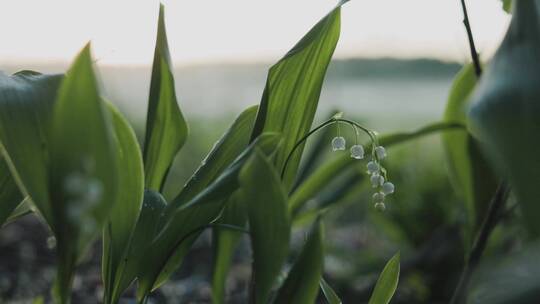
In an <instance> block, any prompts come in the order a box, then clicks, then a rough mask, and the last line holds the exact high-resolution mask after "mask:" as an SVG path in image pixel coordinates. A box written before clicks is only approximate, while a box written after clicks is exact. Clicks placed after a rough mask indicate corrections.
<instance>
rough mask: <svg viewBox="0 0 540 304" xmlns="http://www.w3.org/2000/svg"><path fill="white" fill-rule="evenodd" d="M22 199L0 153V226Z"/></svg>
mask: <svg viewBox="0 0 540 304" xmlns="http://www.w3.org/2000/svg"><path fill="white" fill-rule="evenodd" d="M22 200H23V196H22V194H21V191H20V190H19V187H17V184H16V183H15V180H14V179H13V177H12V176H11V172H10V171H9V168H8V164H7V163H6V160H5V159H4V157H3V156H2V155H0V227H2V225H4V223H5V222H6V220H8V218H9V217H10V216H11V214H12V213H13V212H14V210H15V209H16V208H17V206H18V205H19V204H21V202H22Z"/></svg>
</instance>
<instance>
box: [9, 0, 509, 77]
mask: <svg viewBox="0 0 540 304" xmlns="http://www.w3.org/2000/svg"><path fill="white" fill-rule="evenodd" d="M162 2H163V3H164V4H165V7H166V11H165V13H166V25H167V31H168V36H169V45H170V49H171V56H172V58H173V61H174V62H175V63H176V64H179V65H186V64H194V63H205V62H222V61H234V62H237V61H241V62H250V61H268V60H270V61H275V60H277V59H278V58H279V57H281V56H282V55H283V54H284V53H285V52H286V51H287V50H288V49H289V48H290V47H292V46H293V45H294V44H295V43H296V41H297V40H298V39H300V38H301V37H302V35H303V34H304V33H306V32H307V30H308V29H309V28H310V27H311V26H312V25H313V24H315V23H316V21H317V20H319V19H320V18H321V17H322V16H324V15H325V14H326V13H327V12H328V11H329V10H330V9H331V8H332V7H333V6H334V5H335V4H336V2H337V1H332V0H267V1H262V0H227V1H224V0H212V1H194V0H189V1H188V0H169V1H166V0H165V1H162ZM158 3H159V1H153V0H152V1H151V0H130V1H120V0H91V1H88V0H87V1H79V0H48V1H43V0H36V1H29V0H0V41H1V47H0V67H1V65H2V64H8V63H17V62H43V61H59V62H69V61H71V59H72V58H73V56H74V55H75V54H76V53H77V52H78V50H79V49H80V48H82V47H83V46H84V44H85V43H86V42H87V41H88V40H92V43H93V51H94V55H95V57H96V58H97V59H98V60H99V61H100V62H102V63H106V64H150V63H151V60H152V54H153V49H154V41H155V32H156V22H157V15H158ZM468 5H469V13H470V18H471V23H472V26H473V31H474V34H475V39H476V41H477V46H478V49H479V51H480V52H481V53H482V54H483V55H484V56H489V55H490V54H491V53H492V52H493V50H494V49H495V48H496V47H497V45H498V44H499V42H500V40H501V38H502V35H503V34H504V31H505V29H506V27H507V26H508V21H509V16H508V15H506V14H505V13H504V12H503V11H502V9H501V4H500V0H469V1H468ZM461 21H462V12H461V6H460V1H459V0H369V1H368V0H351V1H350V2H349V3H347V4H346V5H345V6H344V7H343V11H342V33H341V39H340V42H339V44H338V47H337V50H336V56H338V57H388V56H390V57H406V58H410V57H431V58H439V59H444V60H455V61H460V62H463V61H465V60H468V58H469V50H468V45H467V38H466V34H465V30H464V28H463V24H462V22H461Z"/></svg>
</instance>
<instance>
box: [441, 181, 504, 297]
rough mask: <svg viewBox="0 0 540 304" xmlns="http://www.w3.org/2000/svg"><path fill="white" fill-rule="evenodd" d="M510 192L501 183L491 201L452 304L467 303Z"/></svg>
mask: <svg viewBox="0 0 540 304" xmlns="http://www.w3.org/2000/svg"><path fill="white" fill-rule="evenodd" d="M508 192H509V188H508V186H507V185H506V184H505V183H504V182H501V183H500V184H499V186H498V187H497V190H496V191H495V195H494V196H493V198H492V199H491V202H490V204H489V209H488V213H487V215H486V217H485V218H484V221H483V222H482V226H481V227H480V230H479V231H478V234H477V236H476V239H475V241H474V244H473V247H472V249H471V252H470V253H469V256H468V258H467V261H466V262H465V267H464V268H463V272H462V273H461V276H460V278H459V281H458V285H457V287H456V289H455V290H454V294H453V295H452V299H451V300H450V304H458V303H465V301H464V297H465V294H466V291H467V288H468V285H469V281H470V279H471V276H472V274H473V272H474V270H475V269H476V268H477V267H478V264H480V259H481V258H482V254H483V253H484V250H485V249H486V245H487V242H488V240H489V236H490V235H491V232H493V229H494V228H495V226H497V223H498V222H499V219H500V217H499V214H500V212H501V210H502V209H503V207H504V203H505V202H506V198H507V196H508Z"/></svg>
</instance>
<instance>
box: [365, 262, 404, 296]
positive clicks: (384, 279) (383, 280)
mask: <svg viewBox="0 0 540 304" xmlns="http://www.w3.org/2000/svg"><path fill="white" fill-rule="evenodd" d="M398 281H399V252H398V253H396V255H394V257H392V258H391V259H390V261H388V263H386V266H384V269H383V271H382V272H381V275H380V276H379V279H378V280H377V284H376V285H375V289H374V290H373V293H372V294H371V298H370V299H369V304H387V303H389V302H390V300H391V299H392V296H394V292H396V288H397V285H398Z"/></svg>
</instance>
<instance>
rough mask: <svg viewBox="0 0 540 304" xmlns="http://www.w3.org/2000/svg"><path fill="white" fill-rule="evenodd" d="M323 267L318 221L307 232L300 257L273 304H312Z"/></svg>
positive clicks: (321, 230)
mask: <svg viewBox="0 0 540 304" xmlns="http://www.w3.org/2000/svg"><path fill="white" fill-rule="evenodd" d="M323 266H324V248H323V227H322V222H321V220H320V219H318V220H317V221H315V223H314V224H313V227H312V228H311V230H310V232H309V236H308V239H307V241H306V243H305V244H304V247H303V248H302V252H300V256H298V258H297V259H296V261H295V262H294V264H293V267H292V269H291V271H290V272H289V274H288V275H287V279H285V282H284V283H283V285H282V286H281V287H280V289H279V290H278V292H277V296H276V299H275V300H274V303H276V304H278V303H279V304H281V303H298V304H311V303H314V302H315V299H316V298H317V295H318V293H319V281H320V279H321V276H322V272H323Z"/></svg>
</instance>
